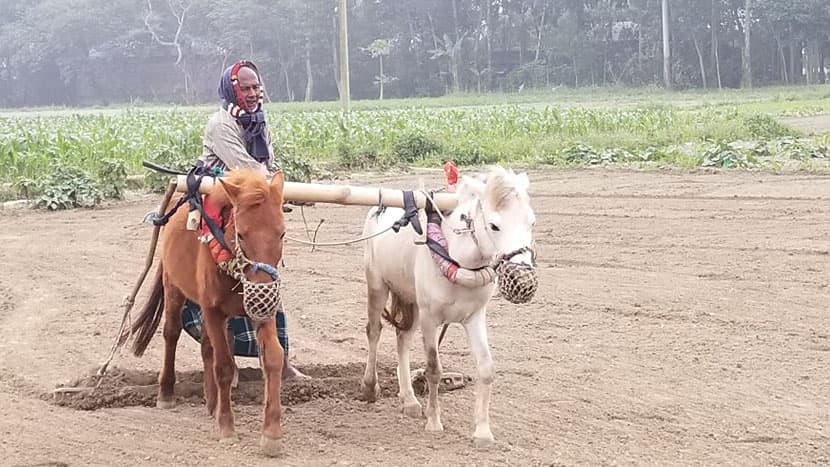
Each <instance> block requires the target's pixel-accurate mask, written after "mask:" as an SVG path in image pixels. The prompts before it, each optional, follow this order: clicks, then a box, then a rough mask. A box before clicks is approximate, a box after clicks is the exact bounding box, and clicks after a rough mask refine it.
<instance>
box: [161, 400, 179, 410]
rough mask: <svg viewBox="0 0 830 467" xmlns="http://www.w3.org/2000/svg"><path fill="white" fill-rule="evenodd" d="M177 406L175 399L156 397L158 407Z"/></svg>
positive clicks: (168, 407)
mask: <svg viewBox="0 0 830 467" xmlns="http://www.w3.org/2000/svg"><path fill="white" fill-rule="evenodd" d="M175 406H176V401H175V399H170V400H164V399H156V407H157V408H159V409H165V410H166V409H172V408H173V407H175Z"/></svg>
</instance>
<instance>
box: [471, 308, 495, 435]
mask: <svg viewBox="0 0 830 467" xmlns="http://www.w3.org/2000/svg"><path fill="white" fill-rule="evenodd" d="M464 329H466V331H467V340H468V341H469V343H470V350H471V352H472V354H473V357H474V358H475V362H476V367H477V369H478V378H477V380H476V408H475V424H476V428H475V433H474V434H473V440H474V441H475V444H476V445H477V446H481V445H486V444H488V443H490V442H492V441H493V433H492V432H491V431H490V385H491V384H492V383H493V377H494V372H493V359H492V358H491V356H490V347H489V346H488V344H487V323H486V315H485V312H484V310H481V311H479V312H477V313H475V314H474V315H473V316H471V317H470V319H469V320H468V321H467V322H466V323H464Z"/></svg>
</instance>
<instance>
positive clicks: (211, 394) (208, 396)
mask: <svg viewBox="0 0 830 467" xmlns="http://www.w3.org/2000/svg"><path fill="white" fill-rule="evenodd" d="M205 329H206V327H205V326H204V325H202V364H203V366H204V374H203V377H204V383H203V388H204V389H203V390H204V393H205V407H207V412H208V415H210V416H211V417H212V416H214V415H215V414H216V375H214V373H213V345H211V342H210V336H208V335H207V331H206V330H205Z"/></svg>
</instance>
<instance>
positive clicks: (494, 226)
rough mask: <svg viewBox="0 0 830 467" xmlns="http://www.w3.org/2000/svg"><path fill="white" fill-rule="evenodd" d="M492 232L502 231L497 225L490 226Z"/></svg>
mask: <svg viewBox="0 0 830 467" xmlns="http://www.w3.org/2000/svg"><path fill="white" fill-rule="evenodd" d="M490 230H492V231H493V232H498V231H500V230H501V229H500V228H499V226H497V225H496V224H490Z"/></svg>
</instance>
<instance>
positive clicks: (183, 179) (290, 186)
mask: <svg viewBox="0 0 830 467" xmlns="http://www.w3.org/2000/svg"><path fill="white" fill-rule="evenodd" d="M213 185H214V180H213V178H211V177H205V178H203V179H202V183H201V185H200V187H199V191H200V192H201V193H210V191H211V190H212V189H213ZM176 191H179V192H182V193H183V192H185V191H187V176H185V175H179V176H177V184H176ZM283 195H284V197H285V200H286V201H297V202H300V201H302V202H309V203H332V204H343V205H358V206H378V205H380V204H382V205H383V206H389V207H396V208H402V207H404V206H403V190H397V189H391V188H371V187H364V186H349V185H323V184H318V183H299V182H285V188H284V190H283ZM414 195H415V204H417V206H418V208H423V207H424V206H426V196H425V195H424V194H423V193H421V192H420V191H415V192H414ZM433 199H434V200H435V204H436V206H437V207H438V209H440V210H442V211H445V210H450V209H453V208H455V206H456V204H458V196H457V195H456V194H455V193H435V194H434V195H433Z"/></svg>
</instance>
